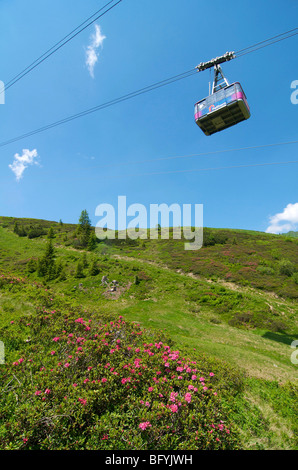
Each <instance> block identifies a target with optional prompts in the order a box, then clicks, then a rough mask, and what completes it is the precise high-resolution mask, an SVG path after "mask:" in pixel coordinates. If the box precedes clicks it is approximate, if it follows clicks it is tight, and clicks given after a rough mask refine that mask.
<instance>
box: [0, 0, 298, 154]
mask: <svg viewBox="0 0 298 470" xmlns="http://www.w3.org/2000/svg"><path fill="white" fill-rule="evenodd" d="M121 1H122V0H119V1H118V2H117V3H115V4H114V5H113V6H112V7H110V9H111V8H113V7H114V6H116V5H118V4H119V3H120V2H121ZM107 11H109V10H107ZM107 11H106V12H107ZM106 12H104V13H103V14H105V13H106ZM101 16H102V15H101ZM296 29H297V30H298V28H295V30H296ZM291 31H294V30H291ZM291 31H289V32H291ZM289 32H285V33H281V34H279V35H277V36H274V37H273V38H268V39H266V40H264V41H262V43H266V42H268V41H271V40H273V39H274V38H277V37H281V36H283V35H285V34H287V33H289ZM77 34H78V33H77ZM296 34H298V32H296V33H293V34H291V35H290V36H287V37H284V38H280V39H279V40H276V41H274V42H270V43H268V44H264V45H262V46H259V48H261V47H267V46H269V45H271V44H274V43H275V42H278V41H280V40H283V39H288V38H289V37H292V36H294V35H296ZM259 44H261V43H256V44H254V45H252V46H249V47H247V48H245V49H241V50H240V51H238V53H239V52H241V51H245V50H248V49H251V48H253V47H258V45H259ZM61 47H62V46H61ZM255 50H257V49H253V50H251V51H247V52H243V54H242V55H245V54H246V53H249V52H255ZM228 54H231V53H228ZM237 57H241V54H240V55H239V56H235V57H232V56H231V58H237ZM228 60H230V58H228ZM210 62H211V61H210ZM202 70H203V68H202ZM196 73H198V66H197V67H194V68H192V69H190V70H188V71H186V72H183V73H181V74H179V75H175V76H173V77H170V78H168V79H165V80H162V81H159V82H156V83H154V84H152V85H149V86H147V87H144V88H141V89H139V90H136V91H134V92H131V93H128V94H126V95H123V96H120V97H119V98H116V99H114V100H111V101H108V102H106V103H102V104H100V105H98V106H94V107H93V108H89V109H86V110H85V111H82V112H80V113H77V114H73V115H72V116H68V117H66V118H64V119H61V120H59V121H56V122H53V123H51V124H48V125H46V126H43V127H40V128H38V129H35V130H33V131H31V132H28V133H26V134H23V135H20V136H18V137H15V138H12V139H10V140H7V141H4V142H0V147H4V146H6V145H9V144H11V143H14V142H17V141H19V140H22V139H24V138H26V137H30V136H32V135H35V134H38V133H41V132H44V131H46V130H48V129H52V128H53V127H56V126H59V125H62V124H65V123H67V122H70V121H73V120H75V119H78V118H80V117H83V116H86V115H88V114H91V113H94V112H96V111H100V110H102V109H105V108H107V107H110V106H113V105H115V104H118V103H121V102H123V101H127V100H129V99H132V98H135V97H136V96H139V95H142V94H144V93H148V92H149V91H152V90H155V89H157V88H160V87H163V86H165V85H169V84H171V83H174V82H176V81H178V80H182V79H184V78H188V77H190V76H192V75H194V74H196Z"/></svg>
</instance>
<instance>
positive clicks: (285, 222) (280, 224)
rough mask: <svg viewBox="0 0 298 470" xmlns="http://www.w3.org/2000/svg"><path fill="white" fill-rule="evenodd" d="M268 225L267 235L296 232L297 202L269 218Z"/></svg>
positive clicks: (297, 219) (297, 220)
mask: <svg viewBox="0 0 298 470" xmlns="http://www.w3.org/2000/svg"><path fill="white" fill-rule="evenodd" d="M269 220H270V225H269V227H268V228H267V230H266V232H267V233H282V232H289V231H290V230H294V231H295V230H297V225H298V202H296V203H295V204H291V203H290V204H288V205H287V206H286V207H285V208H284V210H283V211H282V212H280V213H278V214H275V215H273V216H272V217H270V219H269Z"/></svg>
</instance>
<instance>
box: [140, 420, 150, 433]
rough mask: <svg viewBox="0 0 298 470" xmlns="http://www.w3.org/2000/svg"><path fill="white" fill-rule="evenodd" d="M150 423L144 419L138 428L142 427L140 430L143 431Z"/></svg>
mask: <svg viewBox="0 0 298 470" xmlns="http://www.w3.org/2000/svg"><path fill="white" fill-rule="evenodd" d="M150 426H151V424H150V422H149V421H145V422H144V423H140V424H139V428H140V429H142V431H145V429H146V428H148V427H150Z"/></svg>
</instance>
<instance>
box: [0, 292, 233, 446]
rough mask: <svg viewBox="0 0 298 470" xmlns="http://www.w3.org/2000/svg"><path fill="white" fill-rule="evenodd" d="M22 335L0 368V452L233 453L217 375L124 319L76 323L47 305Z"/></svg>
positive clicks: (230, 432)
mask: <svg viewBox="0 0 298 470" xmlns="http://www.w3.org/2000/svg"><path fill="white" fill-rule="evenodd" d="M51 300H52V299H51ZM47 303H48V304H51V302H50V300H49V299H48V301H47ZM26 321H28V319H27V320H26ZM14 327H15V325H14ZM30 328H31V341H30V343H28V345H27V348H26V349H24V350H19V353H18V354H19V355H18V357H17V360H14V361H13V362H12V363H10V364H6V365H4V366H3V367H1V369H0V378H1V380H0V383H1V386H0V391H1V392H2V393H1V394H0V405H1V406H0V410H1V411H0V448H1V449H6V450H9V449H31V450H37V449H47V450H53V449H55V450H56V449H57V450H59V449H65V450H66V449H67V450H69V449H94V450H102V449H113V450H115V449H117V450H122V449H129V450H132V449H144V450H145V449H157V450H163V449H169V450H175V449H176V450H179V449H183V450H187V449H192V450H195V449H200V450H202V449H237V448H238V445H239V444H238V443H239V437H238V435H237V431H236V430H234V429H233V426H232V425H231V422H230V421H229V418H228V413H225V412H223V410H222V407H221V400H220V395H221V391H220V387H219V385H220V382H219V381H218V377H217V370H216V367H215V369H213V370H214V372H213V370H212V369H211V370H210V369H209V372H207V371H206V367H205V368H204V364H203V359H202V366H203V371H202V369H201V364H200V363H199V362H197V361H194V360H191V359H189V358H185V357H184V356H183V355H182V354H181V353H180V352H179V351H176V350H173V349H171V347H170V346H169V344H168V342H165V340H166V339H165V338H164V337H162V336H161V335H160V336H156V334H153V333H150V332H147V331H146V330H142V329H141V328H140V327H139V326H138V325H135V324H133V323H132V324H131V323H127V322H125V321H124V320H123V318H122V317H119V318H117V319H109V320H106V321H99V320H91V319H88V318H82V317H81V316H78V317H77V318H76V317H75V316H74V312H73V310H72V311H71V313H64V314H63V313H62V312H59V311H57V310H56V309H53V306H51V307H50V308H48V307H47V304H46V305H44V306H43V307H42V308H41V309H40V310H39V312H38V314H37V315H36V316H35V317H33V318H32V319H31V322H30ZM207 364H208V362H207ZM224 375H225V377H224V382H225V383H229V377H228V375H227V374H226V373H225V374H224ZM236 375H237V374H236ZM233 380H236V383H238V382H239V380H240V379H239V377H238V376H237V378H235V379H233ZM237 386H239V384H238V385H237ZM4 391H5V393H4ZM16 396H17V400H16Z"/></svg>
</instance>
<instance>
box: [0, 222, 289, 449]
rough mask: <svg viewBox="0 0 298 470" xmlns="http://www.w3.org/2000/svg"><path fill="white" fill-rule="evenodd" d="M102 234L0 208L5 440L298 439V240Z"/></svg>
mask: <svg viewBox="0 0 298 470" xmlns="http://www.w3.org/2000/svg"><path fill="white" fill-rule="evenodd" d="M92 232H93V230H91V231H90V233H89V232H88V234H87V235H88V237H87V238H88V240H87V241H86V237H85V235H86V233H85V232H84V230H83V229H82V227H81V225H80V224H78V225H76V224H64V223H63V222H62V221H60V222H53V221H44V220H35V219H15V218H9V217H0V341H2V342H3V343H4V346H5V364H2V365H0V377H1V383H0V387H1V391H2V394H1V411H0V449H1V448H2V449H19V448H30V449H40V448H42V449H57V448H61V449H82V448H84V449H141V448H142V449H156V450H162V449H172V450H173V449H196V448H198V449H202V448H203V449H215V448H221V449H237V448H240V449H296V448H297V378H298V376H297V364H295V363H293V361H291V358H293V353H294V352H295V351H294V349H293V348H291V344H292V342H293V341H294V340H296V339H297V338H298V328H297V298H298V242H297V239H296V238H295V237H290V236H287V237H283V236H278V235H270V234H265V233H261V232H251V231H243V230H230V229H211V228H206V229H204V245H203V247H202V248H201V249H200V250H198V251H185V250H184V242H185V240H183V239H181V240H174V239H172V237H171V238H170V240H161V239H158V240H150V239H147V240H130V239H127V240H117V239H116V240H105V241H102V242H99V241H98V240H94V237H93V236H92ZM84 237H85V238H84ZM103 276H107V282H106V283H105V282H102V277H103ZM113 280H115V281H117V283H116V284H115V287H114V284H113V283H112V281H113ZM53 338H59V340H56V341H53ZM73 338H76V341H78V339H79V338H81V340H80V341H78V342H77V343H76V342H75V341H74V339H73ZM82 338H83V339H82ZM78 344H79V347H81V348H82V351H81V350H80V351H78ZM53 351H54V353H53ZM111 351H113V352H112V353H111ZM52 353H53V354H52ZM178 361H179V362H178ZM65 364H67V366H66V365H65ZM107 364H110V365H109V366H107ZM140 364H142V369H139V367H140ZM166 364H168V365H166ZM136 365H138V366H136ZM188 371H189V372H188ZM138 372H140V375H139V376H137V374H138ZM192 377H195V378H192ZM162 378H163V380H162ZM202 378H204V380H200V379H202ZM103 379H106V380H104V382H102V380H103ZM202 383H203V384H204V385H202ZM74 384H75V385H74ZM105 384H106V385H108V386H106V385H105ZM149 389H150V390H149ZM195 389H196V391H194V390H195ZM45 390H47V391H48V392H45ZM175 394H176V395H175ZM16 396H17V397H18V399H17V400H16V399H15V397H16ZM65 397H66V398H65ZM175 406H176V407H177V410H176V408H175ZM144 423H145V424H144ZM146 423H147V424H146ZM148 423H149V424H148ZM168 423H170V424H171V425H170V427H169V424H168ZM169 429H170V430H169ZM210 431H212V432H210Z"/></svg>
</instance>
